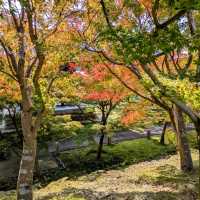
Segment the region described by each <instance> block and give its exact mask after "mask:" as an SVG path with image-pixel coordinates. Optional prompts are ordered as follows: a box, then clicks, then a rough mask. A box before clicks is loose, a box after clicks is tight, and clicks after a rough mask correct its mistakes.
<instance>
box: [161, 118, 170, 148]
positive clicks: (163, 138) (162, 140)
mask: <svg viewBox="0 0 200 200" xmlns="http://www.w3.org/2000/svg"><path fill="white" fill-rule="evenodd" d="M168 124H169V122H165V123H164V126H163V130H162V133H161V137H160V144H161V145H165V133H166V129H167V125H168Z"/></svg>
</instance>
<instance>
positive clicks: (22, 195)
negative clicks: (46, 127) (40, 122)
mask: <svg viewBox="0 0 200 200" xmlns="http://www.w3.org/2000/svg"><path fill="white" fill-rule="evenodd" d="M21 123H22V130H23V136H24V140H23V151H22V158H21V163H20V170H19V175H18V181H17V200H32V199H33V192H32V183H33V171H34V165H35V157H36V147H37V140H36V135H37V134H36V133H37V131H36V130H35V129H34V128H33V127H32V112H31V111H26V112H24V111H23V112H22V115H21Z"/></svg>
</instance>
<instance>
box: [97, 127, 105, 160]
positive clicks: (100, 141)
mask: <svg viewBox="0 0 200 200" xmlns="http://www.w3.org/2000/svg"><path fill="white" fill-rule="evenodd" d="M104 135H105V134H104V132H103V130H102V131H101V137H100V140H99V147H98V151H97V160H100V159H101V154H102V149H103V140H104Z"/></svg>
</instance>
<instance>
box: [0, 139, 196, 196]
mask: <svg viewBox="0 0 200 200" xmlns="http://www.w3.org/2000/svg"><path fill="white" fill-rule="evenodd" d="M167 143H170V142H167ZM104 151H105V152H104V154H103V157H102V160H101V161H99V162H96V161H95V157H96V155H95V151H94V148H86V149H82V150H75V151H72V152H70V153H65V154H62V155H61V157H62V159H63V160H64V162H65V163H66V165H67V167H68V170H70V169H71V176H70V171H67V169H66V170H64V171H65V172H63V171H62V173H61V172H60V173H61V174H62V175H63V178H60V179H58V180H53V179H52V177H50V178H49V180H51V182H50V184H48V185H46V186H43V187H42V188H40V189H37V188H35V190H34V195H35V200H36V199H37V200H96V199H98V200H144V199H148V200H197V199H198V191H199V153H198V151H197V150H194V149H193V150H192V156H193V161H194V166H195V170H194V171H193V172H190V173H188V174H186V173H183V172H181V171H180V169H179V156H178V155H169V154H174V153H175V146H174V145H173V144H168V145H165V146H161V145H159V144H158V141H157V138H154V139H153V140H147V139H138V140H133V141H126V142H122V143H119V144H115V145H111V146H105V148H104ZM67 163H68V164H67ZM90 165H91V166H90ZM58 174H59V173H58ZM61 174H60V175H61ZM64 174H65V175H67V174H68V175H69V176H65V177H64ZM58 177H59V176H57V177H56V178H58ZM14 199H15V192H14V191H9V192H6V193H3V192H0V200H14Z"/></svg>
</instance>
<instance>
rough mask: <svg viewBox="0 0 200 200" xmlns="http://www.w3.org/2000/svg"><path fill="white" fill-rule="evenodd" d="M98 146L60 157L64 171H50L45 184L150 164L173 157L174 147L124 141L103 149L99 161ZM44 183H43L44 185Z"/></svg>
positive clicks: (154, 141)
mask: <svg viewBox="0 0 200 200" xmlns="http://www.w3.org/2000/svg"><path fill="white" fill-rule="evenodd" d="M96 149H97V146H92V147H87V148H84V149H79V150H72V151H68V152H64V153H61V154H60V158H61V160H62V161H63V162H64V163H65V165H66V169H64V170H55V171H53V172H52V171H51V172H49V173H48V174H47V175H46V182H47V183H48V182H50V181H52V180H57V179H58V178H61V177H64V176H67V177H69V178H74V177H75V178H76V177H77V176H81V175H84V174H87V173H90V172H94V171H97V170H108V169H113V168H122V167H125V166H127V165H130V164H134V163H138V162H141V161H149V160H152V159H158V158H160V157H163V156H166V155H169V154H174V153H175V152H176V148H175V146H174V145H173V144H169V145H165V146H162V145H160V144H159V142H158V141H157V140H147V139H145V138H143V139H137V140H132V141H124V142H121V143H119V144H114V145H110V146H104V148H103V153H102V159H101V160H100V161H97V160H96ZM45 184H46V183H45Z"/></svg>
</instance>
